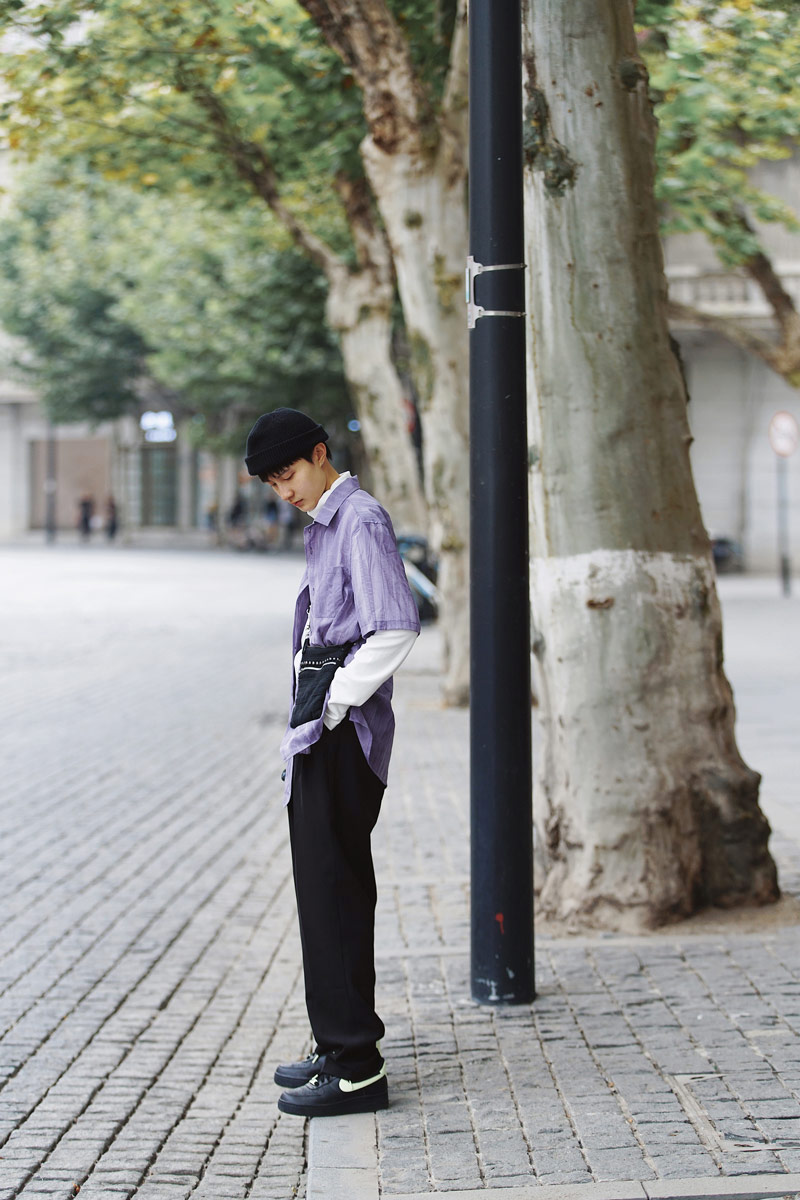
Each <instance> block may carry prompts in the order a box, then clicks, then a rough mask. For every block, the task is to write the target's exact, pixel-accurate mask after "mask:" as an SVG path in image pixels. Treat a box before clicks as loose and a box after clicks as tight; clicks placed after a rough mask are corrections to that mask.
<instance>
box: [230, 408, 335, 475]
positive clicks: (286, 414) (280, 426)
mask: <svg viewBox="0 0 800 1200" xmlns="http://www.w3.org/2000/svg"><path fill="white" fill-rule="evenodd" d="M327 440H328V435H327V433H326V432H325V430H324V429H323V428H322V426H321V425H317V423H316V422H315V421H313V420H312V418H311V417H307V416H306V414H305V413H301V412H297V410H296V409H294V408H276V409H275V411H274V412H271V413H264V416H263V417H259V418H258V420H257V421H256V423H255V425H254V426H253V428H252V429H251V430H250V432H249V433H248V435H247V449H246V451H245V460H244V461H245V464H246V466H247V470H248V471H249V472H250V474H251V475H269V474H270V472H271V471H274V470H275V469H276V468H277V467H283V466H286V464H287V463H290V462H294V460H295V459H296V458H301V457H302V456H303V455H304V454H306V453H307V452H308V451H309V450H313V449H314V447H315V446H316V444H317V442H327Z"/></svg>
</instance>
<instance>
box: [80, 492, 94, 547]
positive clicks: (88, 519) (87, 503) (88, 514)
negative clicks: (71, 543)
mask: <svg viewBox="0 0 800 1200" xmlns="http://www.w3.org/2000/svg"><path fill="white" fill-rule="evenodd" d="M93 517H94V497H93V496H92V495H91V494H90V493H89V492H84V493H83V495H82V496H81V498H80V500H79V501H78V529H79V531H80V535H81V540H82V541H84V542H88V541H89V538H90V537H91V536H92V518H93Z"/></svg>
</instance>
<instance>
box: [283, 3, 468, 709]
mask: <svg viewBox="0 0 800 1200" xmlns="http://www.w3.org/2000/svg"><path fill="white" fill-rule="evenodd" d="M301 2H302V4H303V6H304V7H305V8H306V9H307V11H308V12H309V14H310V15H311V17H312V18H313V19H314V21H315V22H316V23H317V25H318V27H319V28H320V30H321V32H322V34H323V36H324V38H325V39H326V41H327V42H328V44H329V45H330V46H331V48H332V49H334V50H335V51H336V53H337V54H339V55H340V56H341V57H342V59H343V61H344V62H345V63H346V64H347V65H348V67H350V68H351V69H352V71H353V73H354V75H355V78H356V80H357V82H358V83H359V85H360V87H361V89H362V92H363V96H364V116H365V118H366V121H367V128H368V130H369V133H368V135H367V137H366V138H365V139H364V142H363V143H362V157H363V161H364V166H365V169H366V172H367V176H368V178H369V181H370V184H371V186H372V191H373V193H374V195H375V200H376V203H377V206H378V209H379V210H380V214H381V217H382V218H383V222H384V225H385V226H386V233H387V235H388V238H389V243H390V245H391V249H392V257H393V259H394V267H395V273H396V276H397V286H398V290H399V292H400V299H401V302H402V305H403V316H404V319H405V324H406V328H407V330H408V335H409V342H410V347H411V358H412V371H413V374H414V381H415V384H416V387H417V391H418V394H419V402H420V414H421V418H422V437H423V461H424V467H425V470H424V475H425V496H426V499H427V501H428V509H429V513H430V518H431V535H432V541H433V544H434V548H435V549H436V551H437V552H438V555H439V562H440V577H439V587H440V591H441V593H442V609H441V612H440V627H441V629H442V634H443V646H444V661H443V673H444V688H443V695H444V700H445V702H446V703H448V704H465V703H466V701H467V698H468V694H469V616H468V613H469V608H468V564H467V554H468V539H469V483H468V480H469V450H468V419H469V418H468V389H467V379H468V371H467V330H466V316H465V310H464V303H463V278H464V266H465V260H466V254H467V214H466V193H465V179H466V112H467V71H466V59H467V54H466V49H467V42H466V38H467V12H466V3H464V0H460V2H459V4H458V10H457V15H456V22H455V28H454V32H453V37H452V40H451V47H450V63H449V68H448V74H447V78H446V80H445V86H444V90H443V97H442V100H441V103H440V104H439V106H438V110H437V111H436V112H434V111H433V108H432V104H431V98H430V95H429V93H428V91H427V90H426V88H425V87H424V86H423V84H422V82H421V80H420V79H419V78H418V76H417V75H416V72H415V70H414V66H413V63H412V60H411V55H410V51H409V46H408V43H407V42H406V40H405V37H404V35H403V33H402V31H401V29H400V27H399V25H398V23H397V22H396V21H395V19H394V17H393V15H392V12H391V10H390V8H389V6H388V5H387V4H386V0H360V2H359V3H358V4H355V5H354V4H352V3H351V2H350V0H301Z"/></svg>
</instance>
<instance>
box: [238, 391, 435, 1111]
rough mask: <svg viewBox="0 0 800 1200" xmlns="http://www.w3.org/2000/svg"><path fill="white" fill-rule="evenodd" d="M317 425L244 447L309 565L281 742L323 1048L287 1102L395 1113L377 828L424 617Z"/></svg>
mask: <svg viewBox="0 0 800 1200" xmlns="http://www.w3.org/2000/svg"><path fill="white" fill-rule="evenodd" d="M327 440H328V435H327V433H326V432H325V430H324V429H323V428H322V426H321V425H318V424H317V423H316V422H315V421H314V420H313V419H312V418H311V417H308V416H306V415H305V414H304V413H300V412H296V411H294V410H293V409H289V408H278V409H276V410H275V411H274V412H271V413H266V414H265V415H264V416H263V417H259V419H258V420H257V421H256V423H255V425H254V426H253V428H252V429H251V431H250V434H249V436H248V438H247V453H246V458H245V461H246V463H247V469H248V471H249V472H250V474H251V475H257V476H258V477H259V478H260V479H262V480H263V481H264V482H265V483H269V484H270V485H271V486H272V488H273V489H274V491H275V493H276V495H278V496H279V497H280V499H281V500H285V501H288V502H289V503H290V504H294V505H295V507H297V508H299V509H301V510H302V511H303V512H305V513H308V515H309V516H311V517H312V518H313V523H312V524H311V525H309V526H308V527H307V528H306V529H305V531H304V537H305V551H306V571H305V574H304V575H303V578H302V580H301V583H300V591H299V594H298V597H297V604H296V607H295V618H294V637H293V653H294V660H295V670H294V676H293V686H292V711H291V716H290V719H289V726H288V728H287V730H286V734H285V736H284V739H283V742H282V743H281V754H282V756H283V758H284V759H285V761H286V771H285V780H286V792H285V803H286V804H288V812H289V834H290V840H291V847H292V867H293V871H294V884H295V894H296V897H297V911H298V916H299V918H300V940H301V943H302V948H303V974H304V977H305V988H306V1006H307V1008H308V1016H309V1020H310V1022H311V1029H312V1032H313V1035H314V1040H315V1043H316V1045H315V1049H314V1053H313V1054H312V1055H310V1056H309V1057H308V1058H307V1059H305V1060H304V1061H303V1062H296V1063H288V1064H286V1065H284V1066H280V1067H278V1069H277V1071H276V1072H275V1082H276V1083H277V1084H280V1085H281V1086H283V1087H285V1088H286V1089H287V1090H286V1091H284V1092H283V1094H282V1095H281V1097H280V1099H279V1101H278V1107H279V1108H280V1109H281V1111H282V1112H286V1113H295V1114H297V1115H298V1116H308V1117H316V1116H334V1115H339V1114H340V1113H350V1112H374V1111H376V1110H377V1109H379V1108H385V1107H386V1105H387V1104H388V1086H387V1082H386V1068H385V1065H384V1062H383V1058H382V1057H381V1053H380V1048H379V1045H378V1043H379V1042H380V1039H381V1038H382V1037H383V1033H384V1027H383V1023H382V1021H381V1019H380V1017H379V1016H378V1015H377V1013H376V1012H375V952H374V939H375V901H376V888H375V873H374V870H373V865H372V853H371V850H370V834H371V833H372V829H373V827H374V825H375V822H376V821H377V819H378V813H379V811H380V806H381V800H382V797H383V792H384V788H385V786H386V777H387V771H388V767H389V757H390V754H391V749H392V737H393V733H394V717H393V715H392V706H391V697H392V675H393V674H394V672H395V671H396V670H397V668H398V667H399V666H400V664H401V663H402V661H403V660H404V659H405V657H406V655H407V654H408V652H409V650H410V649H411V646H412V645H413V643H414V640H415V638H416V637H417V634H418V633H419V618H418V616H417V609H416V605H415V603H414V599H413V597H412V595H411V591H410V589H409V586H408V583H407V581H406V576H405V571H404V569H403V564H402V561H401V559H400V555H399V554H398V552H397V544H396V542H395V537H394V531H393V530H392V523H391V521H390V520H389V516H388V514H387V513H386V512H385V510H384V509H383V508H381V506H380V504H378V502H377V500H375V499H374V498H373V497H372V496H370V495H369V494H368V493H367V492H365V491H363V490H362V489H361V488H360V487H359V483H358V479H356V478H355V476H351V475H350V473H349V471H345V472H343V473H342V474H339V473H338V472H337V471H336V469H335V467H334V466H333V463H332V462H331V460H330V458H329V456H328V452H327V447H326V445H325V443H326V442H327Z"/></svg>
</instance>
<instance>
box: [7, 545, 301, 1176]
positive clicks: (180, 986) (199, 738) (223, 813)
mask: <svg viewBox="0 0 800 1200" xmlns="http://www.w3.org/2000/svg"><path fill="white" fill-rule="evenodd" d="M299 571H300V564H299V562H298V561H297V560H288V561H278V560H275V559H269V560H266V559H261V558H259V559H250V558H238V557H234V556H225V555H221V554H183V555H181V554H176V553H172V554H166V553H162V554H159V553H152V552H150V553H139V552H134V553H127V552H124V551H118V550H106V549H104V548H100V547H94V546H91V547H89V548H87V549H79V548H75V549H65V548H55V549H54V550H52V551H51V552H47V551H44V550H34V549H24V550H16V551H12V550H5V551H0V580H1V581H2V582H1V583H0V589H1V598H0V609H1V610H2V612H1V615H0V666H1V667H2V677H3V684H2V689H0V739H1V741H2V762H3V771H2V792H3V803H2V813H1V815H0V820H1V821H2V842H1V843H0V845H1V846H2V873H1V874H0V891H1V892H2V900H1V901H0V903H1V904H2V914H3V936H2V941H1V942H0V1035H1V1036H0V1196H2V1197H3V1198H4V1200H10V1198H11V1197H17V1196H24V1197H28V1196H35V1195H36V1196H38V1195H42V1196H51V1197H66V1196H72V1195H73V1194H76V1192H77V1185H80V1189H81V1197H82V1198H83V1197H84V1196H86V1197H91V1198H93V1200H110V1198H111V1197H113V1198H114V1200H119V1198H120V1196H129V1195H133V1194H136V1195H137V1196H139V1197H141V1198H142V1200H182V1198H183V1197H186V1196H188V1195H190V1194H191V1195H193V1196H196V1197H197V1198H198V1200H200V1198H201V1197H202V1198H203V1200H235V1198H237V1197H240V1196H251V1197H253V1198H259V1197H260V1198H262V1200H286V1198H287V1197H290V1196H292V1195H294V1194H295V1192H296V1190H297V1189H299V1191H300V1193H302V1186H303V1185H302V1180H303V1176H304V1166H305V1152H304V1140H303V1139H304V1129H303V1125H302V1122H297V1121H294V1122H292V1121H291V1119H279V1114H278V1112H277V1109H276V1106H275V1096H276V1089H275V1087H274V1084H273V1082H272V1071H273V1068H274V1064H275V1061H276V1060H285V1059H286V1058H293V1057H295V1056H296V1055H297V1054H298V1053H299V1052H301V1051H303V1052H305V1047H306V1042H307V1036H308V1035H307V1023H306V1018H305V1010H304V1005H303V1003H302V996H301V993H300V991H299V990H298V982H299V971H298V967H299V961H300V959H299V946H298V939H297V937H296V934H295V915H294V907H293V898H292V895H291V879H290V873H289V856H288V847H287V838H286V831H285V815H284V813H283V811H282V808H281V801H280V782H279V778H278V775H279V769H280V764H279V762H278V760H277V751H276V746H277V740H278V737H279V732H280V730H281V728H282V725H281V723H282V721H283V720H284V705H285V695H284V691H285V684H286V673H287V672H286V638H287V637H288V628H289V610H290V608H291V594H292V591H293V589H294V587H295V586H296V581H297V578H298V576H299Z"/></svg>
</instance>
